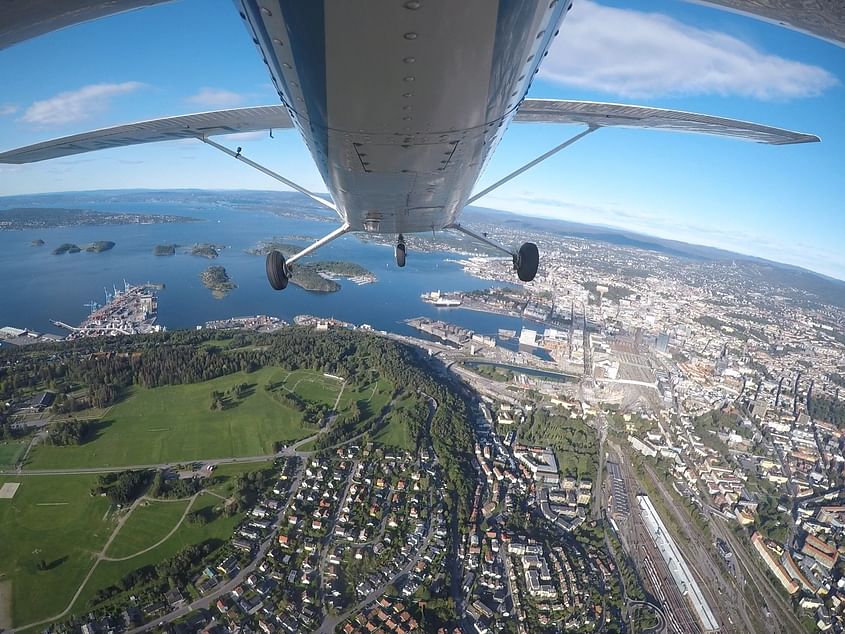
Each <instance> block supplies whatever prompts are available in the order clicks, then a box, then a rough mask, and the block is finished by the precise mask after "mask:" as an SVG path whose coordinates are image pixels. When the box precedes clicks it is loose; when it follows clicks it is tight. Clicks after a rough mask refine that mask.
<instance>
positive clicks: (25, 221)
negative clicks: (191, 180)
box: [0, 207, 199, 231]
mask: <svg viewBox="0 0 845 634" xmlns="http://www.w3.org/2000/svg"><path fill="white" fill-rule="evenodd" d="M182 222H199V220H198V219H197V218H189V217H187V216H174V215H169V214H139V213H132V212H126V213H123V212H111V211H108V212H106V211H94V210H91V209H65V208H61V207H56V208H52V207H14V208H11V209H0V231H3V230H6V231H16V230H21V229H55V228H56V227H94V226H102V225H137V224H143V225H150V224H165V223H182Z"/></svg>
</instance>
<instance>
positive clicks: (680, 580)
mask: <svg viewBox="0 0 845 634" xmlns="http://www.w3.org/2000/svg"><path fill="white" fill-rule="evenodd" d="M637 502H638V503H639V506H640V514H641V515H642V517H643V522H644V523H645V526H646V528H647V529H648V532H649V534H650V535H651V539H652V540H653V541H654V545H655V546H657V550H659V551H660V555H661V556H662V557H663V561H665V562H666V566H667V567H668V568H669V572H670V573H671V574H672V578H673V579H674V580H675V583H676V584H677V586H678V588H679V589H680V590H681V594H683V595H684V596H685V597H686V598H687V601H689V602H690V605H691V606H692V608H693V611H694V612H695V615H696V616H697V617H698V620H699V622H700V623H701V627H702V629H703V630H704V631H705V632H717V631H719V623H718V621H716V617H715V616H714V614H713V611H712V610H711V609H710V606H709V605H708V604H707V600H706V599H705V598H704V595H703V594H702V593H701V588H699V587H698V582H697V581H696V580H695V578H694V577H693V576H692V572H691V571H690V569H689V566H687V563H686V562H685V561H684V558H683V557H682V556H681V552H680V551H679V550H678V547H677V546H676V545H675V541H674V540H673V539H672V537H671V536H670V535H669V531H667V530H666V526H664V524H663V520H661V519H660V516H659V515H658V514H657V511H656V510H655V508H654V505H653V504H652V503H651V500H649V499H648V496H647V495H638V496H637Z"/></svg>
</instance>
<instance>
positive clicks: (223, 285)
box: [200, 266, 237, 299]
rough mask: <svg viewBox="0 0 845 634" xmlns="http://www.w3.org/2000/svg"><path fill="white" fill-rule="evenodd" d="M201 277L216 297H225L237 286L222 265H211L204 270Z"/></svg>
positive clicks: (204, 284)
mask: <svg viewBox="0 0 845 634" xmlns="http://www.w3.org/2000/svg"><path fill="white" fill-rule="evenodd" d="M200 279H202V283H203V286H205V287H206V288H207V289H209V290H210V291H211V294H212V295H213V296H214V299H223V298H224V297H226V295H228V294H229V292H230V291H231V290H232V289H235V288H237V286H236V285H235V283H234V282H232V280H231V278H229V274H228V273H226V269H225V268H223V267H222V266H209V267H208V268H207V269H206V270H205V271H203V272H202V274H201V275H200Z"/></svg>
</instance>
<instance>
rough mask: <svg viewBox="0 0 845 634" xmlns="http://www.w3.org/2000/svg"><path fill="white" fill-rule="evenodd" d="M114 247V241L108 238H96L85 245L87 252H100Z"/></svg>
mask: <svg viewBox="0 0 845 634" xmlns="http://www.w3.org/2000/svg"><path fill="white" fill-rule="evenodd" d="M113 248H114V242H112V241H110V240H97V241H96V242H92V243H91V244H89V245H88V246H86V247H85V250H86V251H87V252H88V253H102V252H103V251H108V250H110V249H113Z"/></svg>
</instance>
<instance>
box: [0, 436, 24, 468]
mask: <svg viewBox="0 0 845 634" xmlns="http://www.w3.org/2000/svg"><path fill="white" fill-rule="evenodd" d="M27 444H28V443H25V442H4V443H2V444H0V467H11V466H14V465H15V464H17V462H18V459H19V458H20V457H21V456H22V455H23V453H24V452H25V451H26V446H27Z"/></svg>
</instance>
